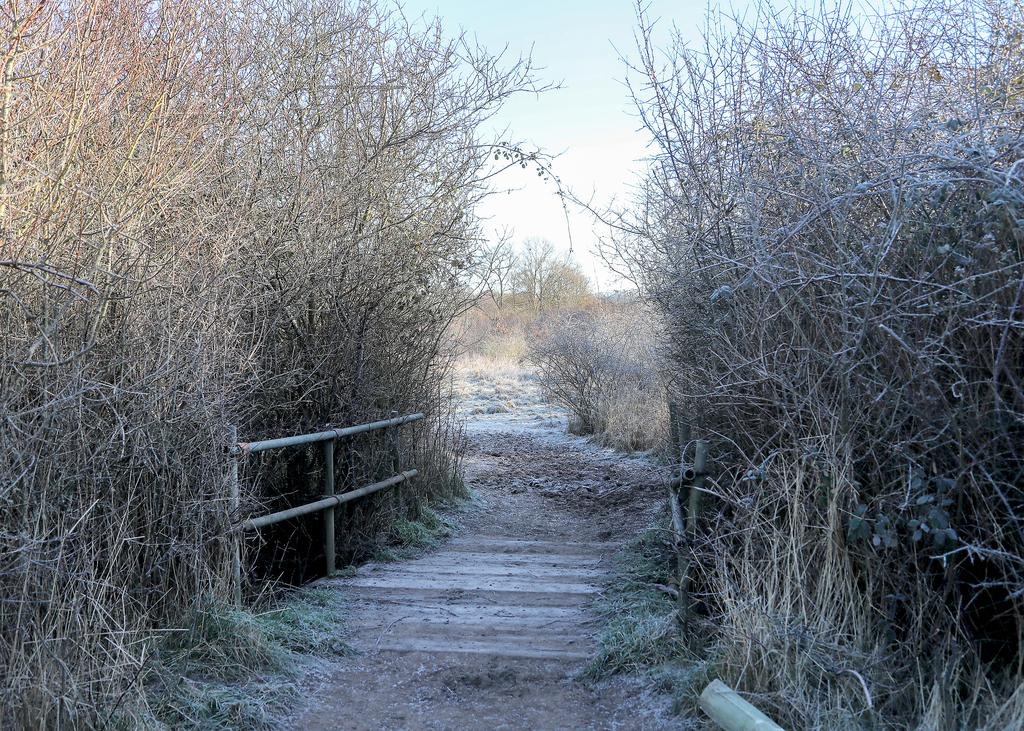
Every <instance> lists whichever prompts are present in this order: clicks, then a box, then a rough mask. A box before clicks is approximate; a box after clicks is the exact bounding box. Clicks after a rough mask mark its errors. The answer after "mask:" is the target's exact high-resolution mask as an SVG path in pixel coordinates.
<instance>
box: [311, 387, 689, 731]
mask: <svg viewBox="0 0 1024 731" xmlns="http://www.w3.org/2000/svg"><path fill="white" fill-rule="evenodd" d="M527 385H528V384H527ZM518 395H519V396H520V400H522V396H523V394H522V393H519V394H518ZM484 398H485V400H486V398H487V397H486V394H485V396H484ZM492 400H493V399H492ZM469 406H470V407H471V410H474V411H487V410H490V409H487V408H479V407H475V408H472V402H470V403H469ZM467 435H468V437H469V442H470V444H469V453H468V455H467V463H466V477H467V482H468V483H469V485H470V486H471V487H472V489H473V490H474V492H475V493H476V495H477V497H478V501H477V503H478V504H477V505H476V506H474V507H473V508H471V509H470V510H469V511H468V512H466V513H465V514H463V515H460V516H459V520H460V523H461V527H460V530H459V531H458V535H457V536H456V537H455V538H454V539H453V540H452V541H450V542H449V543H448V544H446V545H445V546H443V547H441V548H440V549H438V550H437V551H434V552H432V553H430V554H428V555H426V556H424V557H422V558H419V559H416V560H413V561H404V562H400V563H395V564H379V565H369V566H365V567H363V568H362V569H361V570H360V571H359V572H358V574H357V575H356V576H355V577H352V578H348V579H334V580H332V581H331V582H324V585H328V586H331V587H333V588H334V589H335V590H337V591H338V592H339V594H340V597H339V601H343V602H345V603H346V605H347V606H350V607H351V608H352V609H351V622H350V626H351V629H352V637H351V638H350V642H351V643H352V644H353V645H354V646H355V647H356V648H357V649H358V650H360V654H358V655H356V656H353V657H350V658H345V659H344V660H343V661H341V662H339V663H337V664H332V665H331V666H329V667H326V668H324V672H323V673H322V676H321V678H320V682H319V687H317V688H311V689H310V693H309V694H308V696H307V697H308V702H307V705H306V708H305V709H303V710H302V711H301V712H300V713H299V714H298V715H297V716H296V717H295V719H294V722H293V725H292V727H293V728H296V729H304V730H306V731H319V730H321V729H395V730H396V731H397V730H400V729H410V730H412V729H452V730H455V729H495V730H498V729H502V730H504V729H662V728H672V727H674V726H675V724H673V723H672V721H671V720H670V719H669V718H668V717H667V716H666V715H665V709H664V708H663V703H662V702H661V701H659V700H657V699H654V698H652V697H650V696H649V695H648V694H647V693H646V692H645V691H643V690H642V687H643V685H642V683H640V682H639V680H638V679H628V678H626V679H618V680H615V681H613V682H605V683H601V684H599V685H594V684H587V683H584V682H583V681H581V680H579V679H578V678H577V676H578V674H579V671H580V670H581V669H582V667H583V666H584V665H585V664H586V661H587V659H588V658H589V657H591V656H592V652H593V650H594V634H595V632H596V629H597V627H596V625H597V621H596V617H595V616H594V614H593V612H592V610H591V606H590V605H591V602H592V600H593V599H594V598H595V596H596V595H597V593H598V592H599V591H600V590H601V582H602V581H603V579H604V577H605V574H606V572H607V570H608V566H609V559H610V555H611V553H612V552H613V551H614V549H615V547H616V545H617V544H618V542H620V541H622V540H625V539H627V538H629V537H630V536H631V535H633V534H634V533H635V532H636V531H637V530H639V529H640V528H641V527H642V526H643V525H644V524H645V523H646V522H647V520H648V519H649V516H650V511H651V510H652V509H653V507H654V505H655V504H656V502H657V500H658V497H659V496H660V494H661V493H660V490H661V483H660V482H659V475H658V472H657V469H656V468H655V467H653V466H652V465H651V463H650V462H648V461H646V460H644V459H641V458H631V457H624V456H622V455H619V454H615V453H613V452H611V451H608V450H604V449H601V448H599V447H596V446H594V445H592V444H590V443H589V442H587V441H585V440H583V439H579V438H575V437H571V436H567V435H566V434H565V426H564V420H563V417H562V415H561V414H559V413H558V412H557V411H553V410H552V409H551V408H550V407H547V406H545V405H543V404H542V403H540V402H539V401H538V400H537V399H536V398H531V399H530V403H529V404H528V405H526V406H523V405H520V406H519V407H518V408H516V409H515V410H514V411H512V412H511V413H500V414H491V415H487V414H476V415H473V416H471V417H470V419H469V421H468V423H467ZM676 723H677V722H676Z"/></svg>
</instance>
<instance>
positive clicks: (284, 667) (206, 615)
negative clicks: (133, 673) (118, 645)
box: [144, 589, 348, 730]
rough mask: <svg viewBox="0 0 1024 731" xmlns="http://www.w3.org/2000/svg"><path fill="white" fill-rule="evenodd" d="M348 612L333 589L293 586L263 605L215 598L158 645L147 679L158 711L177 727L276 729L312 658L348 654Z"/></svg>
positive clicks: (163, 722)
mask: <svg viewBox="0 0 1024 731" xmlns="http://www.w3.org/2000/svg"><path fill="white" fill-rule="evenodd" d="M343 625H344V616H343V610H342V608H341V607H340V605H339V603H338V601H337V597H336V596H335V595H334V594H333V593H331V592H328V591H323V590H317V589H299V590H296V591H292V592H289V593H288V594H287V595H285V596H284V597H282V598H281V599H279V600H277V601H275V602H274V603H273V605H270V606H267V607H265V608H264V609H263V610H262V611H259V610H256V611H248V610H239V609H235V608H233V607H229V606H225V605H224V604H221V603H216V602H209V603H206V604H204V605H202V606H201V607H200V608H199V609H197V610H196V611H195V612H193V614H192V616H191V621H190V622H189V623H188V625H187V626H185V627H182V628H181V629H180V630H179V631H176V632H172V633H170V634H168V635H167V637H166V638H165V639H164V640H163V641H161V642H159V643H157V644H156V645H155V646H154V650H153V654H152V655H151V658H150V662H149V663H147V672H146V675H145V678H144V685H145V687H146V691H147V695H148V696H149V698H150V708H151V709H152V717H151V718H150V719H147V721H148V723H146V726H152V727H157V728H160V727H163V728H173V729H210V730H213V729H254V730H255V729H271V728H276V727H278V726H279V725H280V722H281V720H282V718H283V716H284V714H285V713H286V711H287V709H288V707H289V706H290V705H291V704H292V703H293V702H294V701H295V699H296V698H297V695H298V687H297V681H298V680H299V679H300V678H301V676H302V672H303V668H304V667H306V666H308V665H309V663H310V662H311V659H312V658H329V657H337V656H340V655H343V654H345V653H347V652H348V647H347V645H345V643H344V642H343V641H342V640H341V639H340V637H341V635H342V628H343Z"/></svg>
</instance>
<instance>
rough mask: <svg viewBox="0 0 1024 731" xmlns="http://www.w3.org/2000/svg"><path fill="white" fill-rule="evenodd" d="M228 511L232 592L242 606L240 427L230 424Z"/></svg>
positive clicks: (236, 603)
mask: <svg viewBox="0 0 1024 731" xmlns="http://www.w3.org/2000/svg"><path fill="white" fill-rule="evenodd" d="M228 455H229V456H228V460H229V462H228V511H229V512H230V515H231V592H232V598H233V600H234V604H235V606H236V607H241V606H242V532H241V531H240V530H236V529H235V523H236V522H237V521H238V511H239V508H240V505H241V498H240V495H241V491H240V490H239V488H238V427H236V426H235V425H234V424H230V425H228Z"/></svg>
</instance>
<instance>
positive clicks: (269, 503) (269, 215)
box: [0, 0, 531, 728]
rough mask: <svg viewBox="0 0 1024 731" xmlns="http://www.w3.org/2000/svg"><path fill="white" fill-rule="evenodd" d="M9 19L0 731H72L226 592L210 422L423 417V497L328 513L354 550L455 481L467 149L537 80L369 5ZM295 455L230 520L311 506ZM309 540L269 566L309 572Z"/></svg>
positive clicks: (262, 476)
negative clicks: (447, 387) (452, 345)
mask: <svg viewBox="0 0 1024 731" xmlns="http://www.w3.org/2000/svg"><path fill="white" fill-rule="evenodd" d="M0 28H2V29H3V33H4V35H5V38H6V45H5V48H6V51H5V53H6V55H5V64H4V66H3V74H4V89H5V95H4V98H3V100H0V117H2V120H3V123H2V125H0V126H2V130H0V228H2V240H0V676H2V677H3V678H4V681H5V682H4V683H3V688H2V690H0V726H3V727H5V728H7V727H23V728H46V727H76V726H80V727H91V726H98V725H102V724H103V723H105V722H106V720H109V713H110V708H111V704H112V703H114V702H115V701H116V705H117V706H118V707H119V708H120V709H121V710H123V711H124V712H125V713H126V714H127V715H128V717H131V714H132V713H135V711H138V713H139V714H142V715H145V709H144V705H145V701H144V699H143V696H142V689H141V683H140V681H139V678H140V677H141V675H142V673H141V667H142V663H143V662H144V657H145V647H146V646H147V642H146V639H147V637H148V636H149V631H150V630H151V629H152V628H153V627H155V626H160V627H166V626H168V625H172V624H174V623H175V622H176V621H177V619H178V618H180V617H182V616H186V615H188V614H189V612H190V611H191V609H192V607H193V605H194V603H195V601H196V599H195V598H196V597H209V598H210V599H211V601H218V600H223V599H224V598H225V597H226V596H227V593H226V590H227V579H228V576H227V574H228V571H227V570H226V567H227V565H228V561H227V552H226V550H225V549H226V547H227V546H228V545H229V541H228V540H227V536H228V530H229V528H230V526H231V524H232V523H233V522H234V521H236V520H237V519H238V517H239V516H237V515H231V514H229V511H228V508H227V506H228V501H227V494H226V490H225V486H224V475H225V471H226V467H227V464H226V457H225V450H224V444H225V437H226V426H227V425H228V424H233V425H236V426H237V427H238V429H239V433H240V434H241V436H242V438H243V439H259V438H261V437H266V436H272V435H281V434H287V433H298V432H303V431H311V430H315V429H319V428H322V427H323V425H324V424H325V423H328V422H331V423H335V424H345V423H353V422H359V421H363V420H367V419H370V418H377V417H380V416H382V415H386V414H387V413H388V412H390V411H392V410H397V411H402V412H408V411H414V410H424V411H426V412H427V413H428V417H429V418H428V421H427V426H426V427H425V428H424V427H418V428H417V429H416V430H415V432H414V437H413V440H414V441H413V443H412V445H411V447H410V445H409V444H408V442H407V444H406V446H407V451H410V450H411V451H413V452H415V455H416V457H417V461H418V466H419V467H420V468H421V472H422V476H423V479H421V480H419V481H417V483H416V484H415V485H413V486H412V487H410V488H403V490H402V491H399V492H394V493H392V494H390V495H388V496H386V497H381V498H379V499H373V500H370V501H366V502H365V503H362V504H361V505H359V506H358V507H354V508H353V509H352V510H351V511H350V512H347V513H344V514H343V517H342V518H341V519H342V520H343V521H347V525H348V526H350V527H352V528H353V529H354V530H353V531H351V533H354V534H356V535H360V536H361V535H363V534H369V535H370V536H372V534H374V533H376V532H379V531H380V530H382V524H383V523H384V522H386V521H387V520H390V519H392V518H395V517H401V516H402V514H403V513H404V512H408V511H410V510H411V511H413V512H415V509H416V507H417V506H418V504H419V501H420V499H421V498H425V497H429V496H431V495H436V494H438V493H440V492H444V491H449V490H455V489H458V486H459V480H458V476H457V475H455V474H453V473H454V472H455V471H456V470H457V449H458V444H459V440H460V435H459V434H458V430H457V429H454V428H452V422H451V418H450V414H449V413H448V410H447V409H448V407H447V405H446V404H447V399H446V398H445V396H446V394H445V392H444V390H443V384H444V383H445V382H446V380H447V369H448V364H449V361H450V357H451V353H450V352H448V346H447V345H446V342H447V340H446V338H445V333H446V330H447V328H448V325H449V323H450V322H451V320H452V318H453V317H454V316H455V314H456V313H457V312H459V311H460V310H461V309H463V308H464V307H465V305H466V302H465V296H464V292H465V288H464V287H463V286H462V283H463V280H464V279H465V278H466V277H467V271H468V269H469V268H470V267H472V265H473V259H474V248H475V246H476V244H477V243H478V241H479V231H478V226H477V222H476V219H475V218H474V216H473V206H474V204H475V203H476V201H478V200H479V198H480V197H481V196H482V195H484V190H483V187H482V175H483V168H484V165H485V164H486V161H487V156H488V155H489V154H490V147H489V146H488V145H487V144H486V140H484V139H482V138H481V136H480V134H479V133H478V129H479V127H480V125H481V123H482V122H484V121H485V120H486V119H487V118H488V117H489V116H490V115H491V114H493V112H494V111H495V110H496V109H497V107H498V106H499V105H500V104H501V103H502V101H503V100H504V99H506V98H507V97H508V96H509V95H510V94H513V93H515V92H516V91H517V90H520V89H523V88H526V87H530V86H531V81H530V73H531V72H530V68H529V63H528V61H523V62H520V63H518V64H517V65H513V66H511V67H510V68H508V69H502V67H501V66H500V64H498V63H496V61H495V59H493V58H491V57H489V56H488V55H487V54H486V53H484V52H483V51H481V50H480V49H478V48H476V47H473V46H470V45H467V44H465V43H463V42H461V41H458V40H456V41H447V40H444V37H443V35H442V34H441V33H440V32H439V29H438V28H436V27H432V26H430V25H429V24H427V25H425V26H423V27H421V28H419V29H417V27H416V26H414V25H410V24H409V23H407V22H406V21H405V20H404V19H403V18H401V17H399V16H398V15H392V14H391V12H390V11H388V10H387V9H386V8H384V7H383V6H379V5H377V4H375V3H373V2H353V3H342V4H339V3H333V2H326V1H325V0H324V1H322V0H294V1H293V0H282V1H281V2H278V1H276V0H266V1H265V2H262V1H261V2H256V3H249V2H246V3H228V4H223V3H207V2H205V0H181V1H176V2H144V1H143V0H125V2H119V3H105V2H99V1H98V0H73V1H71V2H61V3H31V4H26V3H15V4H14V5H12V6H11V9H10V12H9V13H7V14H5V16H4V18H3V20H0ZM364 446H365V445H364ZM379 452H381V450H362V451H361V452H360V455H359V459H358V460H355V461H354V472H352V473H351V474H350V477H355V478H359V477H363V476H366V475H367V474H368V473H373V472H375V471H380V470H385V469H388V465H387V464H386V462H385V461H384V459H383V457H382V456H381V455H380V454H379ZM314 459H315V456H314V454H313V452H312V450H301V449H299V450H293V451H290V452H281V453H274V454H268V455H261V456H259V457H258V458H254V459H253V460H249V461H247V463H248V464H251V465H252V467H253V469H245V470H244V474H243V486H244V494H243V510H244V511H245V512H250V511H255V510H260V509H262V508H265V507H284V506H286V505H289V504H293V503H294V502H302V501H305V500H306V499H307V497H308V496H309V495H310V493H311V492H314V491H315V487H314V488H312V489H311V488H310V486H309V482H310V480H309V478H310V476H311V473H312V472H314V470H315V467H314V465H315V462H314ZM313 476H314V477H315V474H313ZM399 500H400V501H399ZM296 525H298V524H296ZM302 525H308V522H306V523H302ZM284 530H285V529H282V531H280V532H276V533H275V532H267V533H264V537H266V536H270V537H272V538H274V537H284V535H285V533H284ZM302 530H303V528H302V527H301V526H299V528H298V531H297V532H298V533H299V534H300V537H299V539H298V540H294V539H293V540H291V541H290V542H289V543H287V544H284V545H283V546H282V544H278V543H276V542H274V544H273V545H272V546H269V547H268V550H267V551H266V554H267V555H265V558H267V562H265V564H267V563H269V565H270V568H273V567H274V566H276V565H277V563H275V562H273V561H271V559H274V561H276V559H277V558H278V557H279V556H280V555H282V554H285V555H296V554H297V555H298V559H297V561H298V562H299V563H301V562H302V561H303V559H304V558H308V557H309V555H310V553H311V549H310V548H309V545H308V543H307V544H303V543H302V540H301V532H302ZM349 534H350V532H349V531H346V532H345V533H342V535H349ZM253 548H255V547H254V546H253ZM315 550H316V549H312V551H315ZM353 550H355V549H353ZM256 578H259V577H256ZM133 709H135V710H133ZM140 717H141V716H140Z"/></svg>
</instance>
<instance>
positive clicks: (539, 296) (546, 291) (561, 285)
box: [512, 238, 590, 312]
mask: <svg viewBox="0 0 1024 731" xmlns="http://www.w3.org/2000/svg"><path fill="white" fill-rule="evenodd" d="M512 286H513V289H514V290H515V292H516V294H518V295H520V296H522V298H523V299H524V300H525V301H526V302H527V303H528V305H529V306H530V307H531V308H532V309H533V310H535V311H536V312H543V311H544V310H545V309H546V308H549V307H551V306H552V305H554V304H556V303H565V302H567V301H570V300H576V301H578V300H580V299H582V298H584V297H586V296H587V295H589V294H590V282H589V281H588V280H587V277H586V275H585V274H584V273H583V270H581V269H580V267H579V265H578V264H576V263H575V262H574V261H572V259H570V258H569V257H568V256H558V254H557V253H556V252H555V246H554V244H552V243H551V241H549V240H548V239H542V238H530V239H527V240H526V241H525V242H524V243H523V253H522V255H521V256H520V257H519V263H518V266H517V267H516V268H515V270H514V272H513V275H512Z"/></svg>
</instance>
